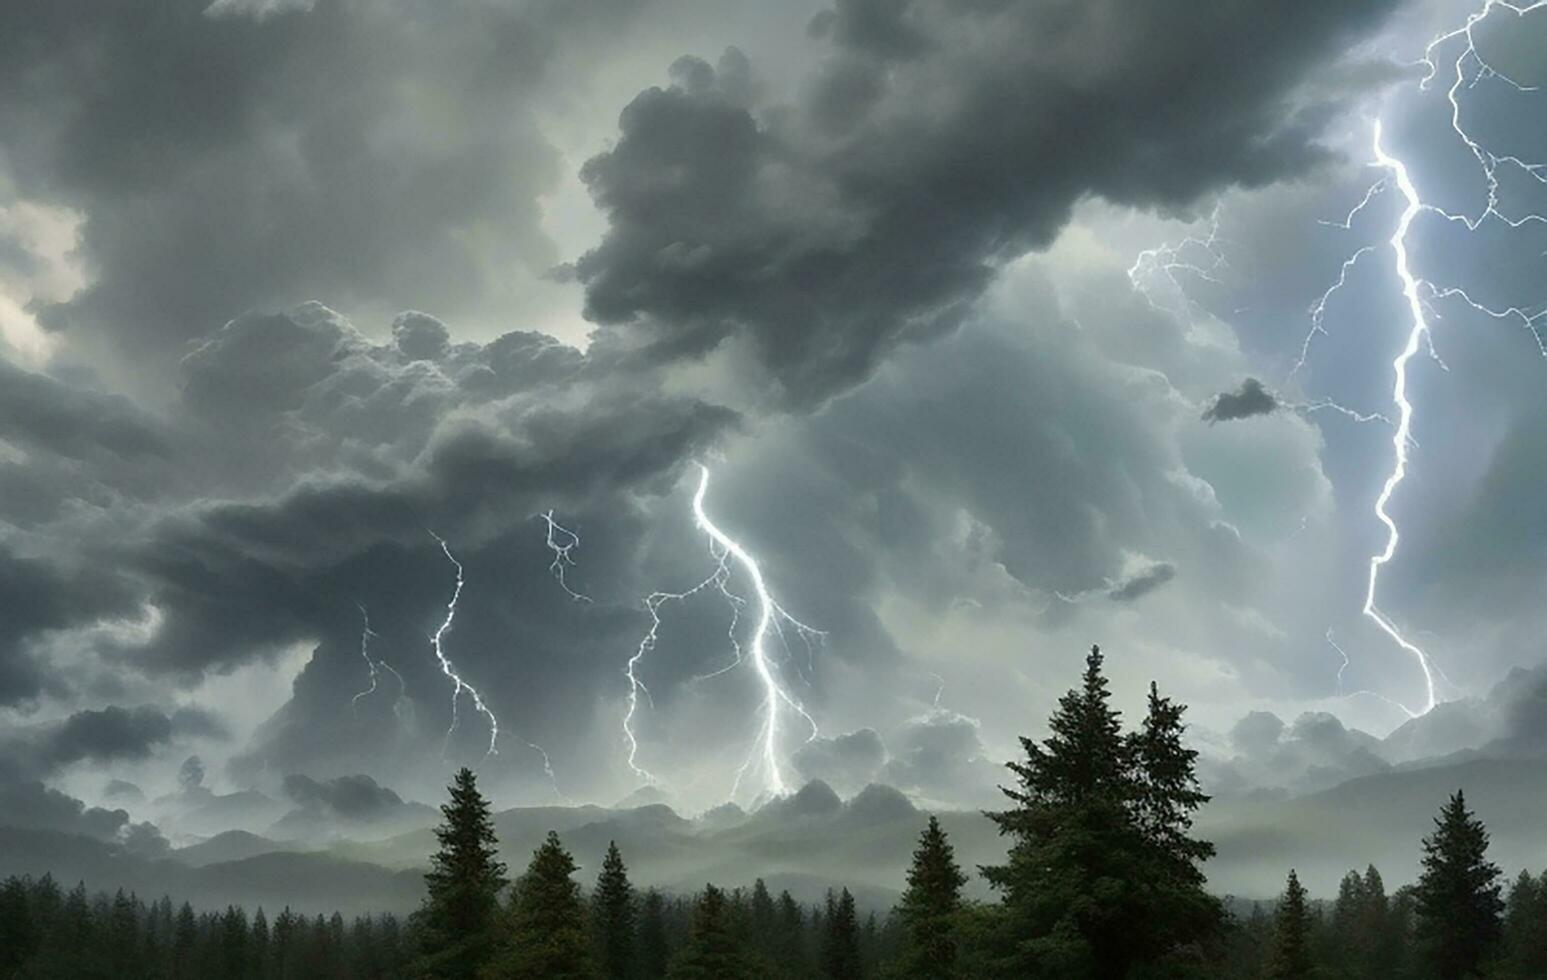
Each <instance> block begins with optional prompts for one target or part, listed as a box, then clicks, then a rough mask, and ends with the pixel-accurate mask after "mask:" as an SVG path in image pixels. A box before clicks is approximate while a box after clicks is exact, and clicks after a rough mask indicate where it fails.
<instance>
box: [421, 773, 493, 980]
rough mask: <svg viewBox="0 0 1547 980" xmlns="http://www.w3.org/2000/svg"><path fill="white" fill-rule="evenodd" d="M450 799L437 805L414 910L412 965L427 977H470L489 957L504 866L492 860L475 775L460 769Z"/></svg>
mask: <svg viewBox="0 0 1547 980" xmlns="http://www.w3.org/2000/svg"><path fill="white" fill-rule="evenodd" d="M449 791H450V793H451V800H450V802H448V803H445V804H443V805H442V806H441V808H440V812H441V814H442V816H443V817H444V821H443V822H442V824H441V825H440V826H439V827H437V828H435V837H436V840H438V841H439V842H440V849H439V850H438V851H436V852H435V854H434V856H433V857H431V859H430V870H429V872H428V873H427V874H426V875H425V876H424V880H425V884H426V886H427V887H428V891H429V894H427V895H426V896H425V899H424V905H423V906H422V907H421V908H420V910H419V912H418V913H417V916H418V920H419V923H420V926H421V940H420V952H421V958H420V960H419V962H418V964H417V967H416V968H417V969H418V971H419V972H420V974H422V975H424V976H431V977H470V976H473V975H474V974H475V973H477V971H478V969H479V967H480V966H481V965H482V964H484V963H485V962H486V961H487V960H488V958H489V955H490V952H491V949H492V945H493V938H494V937H493V933H494V927H495V920H496V916H497V914H498V911H499V893H500V889H502V888H504V887H505V865H504V864H502V863H501V862H500V861H499V859H498V853H499V852H498V846H497V845H498V842H497V840H496V839H495V836H494V823H493V820H492V819H491V817H490V812H489V810H490V808H489V803H488V801H487V800H485V799H484V798H483V796H482V795H481V794H480V793H479V792H478V778H477V777H476V776H475V775H474V774H473V771H472V770H471V769H468V768H465V767H464V768H462V769H461V770H459V771H458V772H457V774H456V777H455V779H454V780H453V781H452V784H451V786H450V787H449Z"/></svg>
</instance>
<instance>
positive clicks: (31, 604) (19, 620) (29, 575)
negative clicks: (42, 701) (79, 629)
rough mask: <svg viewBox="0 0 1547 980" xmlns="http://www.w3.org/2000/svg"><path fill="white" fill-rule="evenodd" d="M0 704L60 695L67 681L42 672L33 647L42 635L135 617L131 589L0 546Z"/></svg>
mask: <svg viewBox="0 0 1547 980" xmlns="http://www.w3.org/2000/svg"><path fill="white" fill-rule="evenodd" d="M0 609H3V610H5V628H4V630H3V632H0V705H11V704H16V703H18V702H22V701H26V700H30V699H32V698H35V697H37V696H38V695H39V694H41V693H42V692H43V691H45V690H52V692H53V693H64V692H65V691H66V690H68V688H69V682H70V678H69V676H68V675H67V674H65V673H63V672H60V671H51V670H46V669H45V668H44V666H43V664H42V663H40V662H39V655H38V654H39V651H38V645H39V644H40V643H41V642H43V641H44V640H45V638H46V636H47V634H48V633H50V632H51V631H56V630H64V629H68V628H70V627H74V626H80V625H85V624H88V623H92V622H96V621H98V620H100V619H103V618H109V617H114V616H130V615H133V614H134V613H135V612H137V604H136V602H135V595H134V590H133V588H132V586H131V585H130V584H129V583H126V582H124V581H123V580H121V579H120V578H118V577H117V576H115V575H114V574H113V572H112V571H111V570H108V569H103V568H100V567H96V566H94V565H92V564H90V563H85V562H80V561H60V560H50V559H45V558H33V557H25V556H22V555H17V554H15V553H13V552H12V551H11V550H10V549H9V548H8V547H7V545H6V544H5V543H4V542H0Z"/></svg>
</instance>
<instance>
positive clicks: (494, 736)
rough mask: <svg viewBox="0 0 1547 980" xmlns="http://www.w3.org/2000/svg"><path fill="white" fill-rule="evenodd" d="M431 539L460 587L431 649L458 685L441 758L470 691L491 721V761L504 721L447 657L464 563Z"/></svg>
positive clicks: (453, 693) (443, 542) (476, 705)
mask: <svg viewBox="0 0 1547 980" xmlns="http://www.w3.org/2000/svg"><path fill="white" fill-rule="evenodd" d="M430 537H432V538H434V539H435V541H436V542H437V543H438V544H439V545H440V550H441V553H442V554H444V555H445V556H446V560H447V561H449V562H451V564H452V566H453V567H454V568H455V569H456V570H457V580H456V587H455V588H453V589H452V591H451V599H450V601H449V602H447V603H446V618H445V619H444V620H442V621H441V624H440V626H439V627H438V628H437V629H436V630H435V632H434V633H433V634H432V635H431V636H430V646H431V649H433V650H434V651H435V659H436V660H437V661H439V662H440V671H441V673H443V674H445V675H446V676H447V677H448V678H450V679H451V682H452V683H453V684H454V685H455V686H454V687H453V689H452V691H451V725H450V727H448V728H447V729H446V737H445V740H444V741H443V742H442V744H441V756H442V757H444V756H445V754H446V747H447V746H448V745H449V744H450V743H451V735H452V733H453V732H455V731H456V730H457V725H458V723H459V721H460V718H459V705H460V704H461V700H462V692H463V691H466V692H467V693H468V694H469V695H471V696H472V699H473V707H474V709H476V710H477V711H478V713H479V714H481V715H483V716H484V717H485V718H487V719H489V748H488V751H486V752H484V754H483V757H484V758H485V759H487V758H489V756H491V755H498V754H499V747H498V742H499V737H500V720H499V719H498V718H496V717H494V712H492V711H490V710H489V706H488V705H486V704H484V702H483V695H481V694H479V693H478V688H476V687H474V686H473V685H471V684H469V683H468V682H467V681H465V680H463V679H462V675H461V674H458V673H457V669H456V667H454V666H452V663H451V661H450V660H449V659H448V658H447V657H446V649H445V645H444V643H443V641H444V640H445V637H446V634H447V633H448V632H449V631H450V630H451V624H452V622H454V621H455V620H456V618H457V602H458V601H459V600H460V599H461V598H462V586H463V585H464V584H465V582H466V579H465V576H464V574H463V569H462V563H461V562H459V561H457V559H456V556H455V555H453V554H452V553H451V546H450V545H449V544H447V543H446V539H445V538H443V537H441V536H440V535H438V534H436V533H435V532H434V531H431V532H430ZM544 756H545V757H546V753H544Z"/></svg>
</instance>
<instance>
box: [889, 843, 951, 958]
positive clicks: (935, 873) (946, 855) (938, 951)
mask: <svg viewBox="0 0 1547 980" xmlns="http://www.w3.org/2000/svg"><path fill="white" fill-rule="evenodd" d="M966 883H967V876H966V875H964V874H962V871H961V868H960V867H958V866H957V864H956V855H955V852H954V851H953V850H952V848H951V843H950V841H949V840H947V839H946V834H945V831H944V830H941V829H940V821H939V820H938V819H936V818H935V817H933V816H931V817H930V818H929V824H928V825H927V826H926V827H925V828H924V832H923V833H922V834H920V835H919V846H918V850H916V851H914V852H913V866H912V867H911V868H909V869H908V887H907V890H906V891H904V892H903V894H902V901H901V902H899V903H898V906H897V911H898V914H899V916H900V917H901V918H902V921H903V923H904V924H905V926H906V927H907V932H908V939H907V952H906V954H905V957H906V969H907V971H908V975H909V976H915V977H949V976H951V975H952V973H953V972H954V971H955V967H956V935H955V922H954V919H955V916H956V913H957V911H958V910H959V909H960V908H961V889H962V886H963V885H965V884H966Z"/></svg>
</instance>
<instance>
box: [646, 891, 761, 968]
mask: <svg viewBox="0 0 1547 980" xmlns="http://www.w3.org/2000/svg"><path fill="white" fill-rule="evenodd" d="M729 911H730V906H729V903H728V902H727V901H726V899H725V893H724V892H723V891H721V890H720V889H718V888H716V887H714V886H713V885H705V886H704V893H703V894H702V895H701V896H699V899H698V904H697V906H696V907H695V908H694V910H693V932H692V935H691V936H689V938H688V943H687V945H686V946H684V947H683V948H682V950H681V952H679V953H678V954H677V955H676V956H674V957H672V961H671V968H670V969H669V970H667V971H666V975H667V976H668V977H670V978H671V980H722V978H728V977H745V976H748V975H749V973H750V972H751V963H750V962H749V960H748V958H747V955H746V953H745V951H744V950H743V949H742V947H741V946H740V944H738V943H737V942H736V938H735V936H733V935H732V934H731V926H730V916H729Z"/></svg>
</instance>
